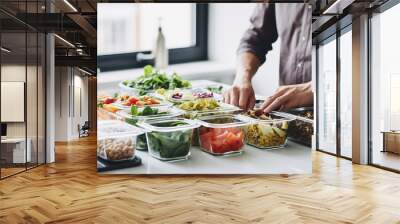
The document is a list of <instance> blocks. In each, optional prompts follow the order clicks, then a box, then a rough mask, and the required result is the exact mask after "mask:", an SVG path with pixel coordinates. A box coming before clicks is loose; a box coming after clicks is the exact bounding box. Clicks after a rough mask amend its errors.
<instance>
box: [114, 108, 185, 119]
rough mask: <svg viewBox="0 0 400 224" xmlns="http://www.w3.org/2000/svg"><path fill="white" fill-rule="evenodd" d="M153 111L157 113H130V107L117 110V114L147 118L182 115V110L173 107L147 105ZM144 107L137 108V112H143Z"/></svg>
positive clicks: (131, 117)
mask: <svg viewBox="0 0 400 224" xmlns="http://www.w3.org/2000/svg"><path fill="white" fill-rule="evenodd" d="M149 107H150V108H151V109H152V110H153V111H154V110H157V114H151V115H132V114H131V110H130V109H124V110H120V111H118V112H117V115H118V116H120V117H123V118H125V119H126V118H128V119H137V120H139V121H141V120H148V119H160V118H171V117H177V116H180V115H182V114H183V113H184V112H183V111H182V110H180V109H178V108H175V107H152V106H149ZM145 108H146V107H141V108H138V112H139V113H143V110H145Z"/></svg>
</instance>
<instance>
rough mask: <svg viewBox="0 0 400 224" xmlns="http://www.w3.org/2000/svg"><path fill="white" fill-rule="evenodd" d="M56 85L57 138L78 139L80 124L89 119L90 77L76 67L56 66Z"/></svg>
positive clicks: (60, 139)
mask: <svg viewBox="0 0 400 224" xmlns="http://www.w3.org/2000/svg"><path fill="white" fill-rule="evenodd" d="M55 86H56V88H55V89H56V91H55V120H56V121H55V129H56V133H55V140H56V141H69V140H73V139H76V138H78V137H79V136H78V134H79V133H78V124H79V125H83V123H84V122H85V121H87V120H88V78H87V77H85V76H83V74H82V73H81V72H80V71H79V70H77V69H76V68H71V67H56V83H55ZM79 92H80V93H79ZM79 94H80V95H81V97H79ZM79 101H81V102H79ZM80 106H81V107H82V108H81V109H82V113H80V108H79V107H80Z"/></svg>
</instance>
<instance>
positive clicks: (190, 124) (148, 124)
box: [138, 118, 200, 132]
mask: <svg viewBox="0 0 400 224" xmlns="http://www.w3.org/2000/svg"><path fill="white" fill-rule="evenodd" d="M138 125H139V126H140V127H142V128H144V129H145V130H147V131H157V132H173V131H184V130H188V129H194V128H198V127H199V126H200V125H198V124H197V123H196V122H195V121H193V120H189V119H184V118H167V119H154V120H146V121H142V122H139V123H138Z"/></svg>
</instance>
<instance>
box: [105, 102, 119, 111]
mask: <svg viewBox="0 0 400 224" xmlns="http://www.w3.org/2000/svg"><path fill="white" fill-rule="evenodd" d="M103 108H104V109H105V110H106V111H109V112H111V113H115V112H117V111H119V110H120V108H118V107H116V106H114V105H112V104H103Z"/></svg>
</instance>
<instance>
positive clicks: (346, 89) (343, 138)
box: [340, 31, 352, 158]
mask: <svg viewBox="0 0 400 224" xmlns="http://www.w3.org/2000/svg"><path fill="white" fill-rule="evenodd" d="M351 48H352V35H351V31H349V32H347V33H345V34H343V35H342V36H341V37H340V123H341V124H340V127H341V129H340V144H341V146H340V150H341V155H343V156H346V157H349V158H351V156H352V150H351V141H352V138H351V136H352V125H351V124H352V66H351V64H352V50H351Z"/></svg>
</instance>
